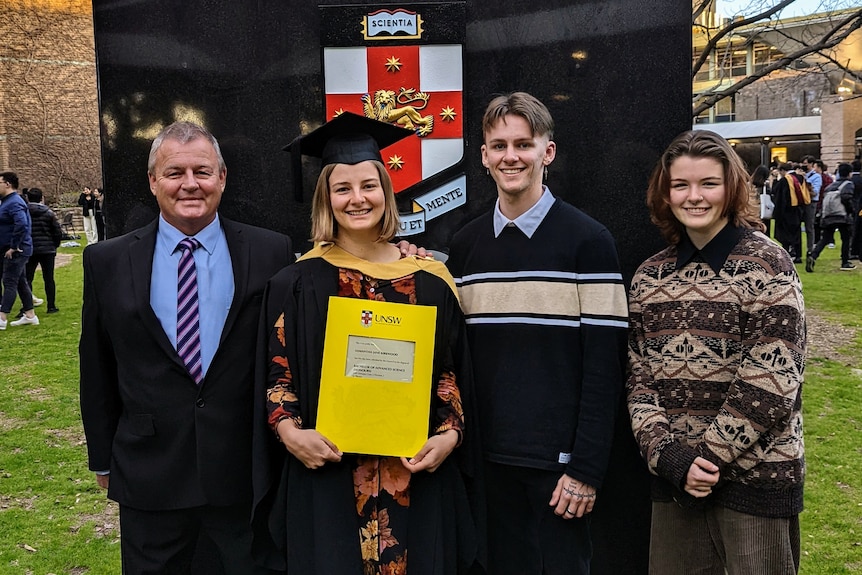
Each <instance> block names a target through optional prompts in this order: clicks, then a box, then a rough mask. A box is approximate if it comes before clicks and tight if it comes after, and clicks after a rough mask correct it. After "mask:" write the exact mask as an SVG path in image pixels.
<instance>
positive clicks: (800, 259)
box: [793, 258, 802, 264]
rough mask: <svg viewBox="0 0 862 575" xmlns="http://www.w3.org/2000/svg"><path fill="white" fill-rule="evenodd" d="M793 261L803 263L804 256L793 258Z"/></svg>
mask: <svg viewBox="0 0 862 575" xmlns="http://www.w3.org/2000/svg"><path fill="white" fill-rule="evenodd" d="M793 263H795V264H801V263H802V258H793Z"/></svg>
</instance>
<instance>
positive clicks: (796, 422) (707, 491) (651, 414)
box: [626, 130, 806, 575]
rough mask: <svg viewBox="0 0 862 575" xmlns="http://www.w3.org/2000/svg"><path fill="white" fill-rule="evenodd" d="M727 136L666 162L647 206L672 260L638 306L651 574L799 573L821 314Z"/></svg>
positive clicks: (636, 377)
mask: <svg viewBox="0 0 862 575" xmlns="http://www.w3.org/2000/svg"><path fill="white" fill-rule="evenodd" d="M747 193H748V187H747V183H746V170H745V167H744V166H743V164H742V161H741V160H740V159H739V157H738V156H737V155H736V153H735V152H734V151H733V149H732V148H731V147H730V145H729V144H728V143H727V142H726V141H725V140H724V139H723V138H722V137H721V136H719V135H717V134H715V133H713V132H709V131H706V130H697V131H690V132H685V133H683V134H681V135H680V136H678V137H677V138H676V139H675V140H674V141H673V142H672V143H671V145H670V146H669V147H668V149H667V150H666V151H665V152H664V154H663V155H662V157H661V160H660V161H659V164H658V166H657V167H656V169H655V171H654V172H653V175H652V177H651V179H650V183H649V189H648V191H647V205H648V206H649V209H650V214H651V219H652V221H653V223H655V224H656V226H658V228H659V230H660V231H661V233H662V235H663V236H664V238H665V239H666V240H667V241H668V243H669V244H670V246H669V247H667V248H666V249H664V250H663V251H661V252H659V253H658V254H656V255H654V256H652V257H651V258H649V259H647V260H646V261H645V262H644V263H643V264H641V266H640V267H639V268H638V270H637V272H636V274H635V276H634V279H633V281H632V285H631V289H630V293H629V312H630V316H631V332H630V337H629V360H630V364H631V372H630V375H629V378H628V381H627V384H626V392H627V400H628V406H629V413H630V416H631V422H632V429H633V431H634V434H635V438H636V440H637V443H638V445H639V447H640V450H641V453H642V455H643V457H644V459H645V460H646V462H647V465H648V466H649V469H650V471H651V473H652V474H653V475H654V478H653V486H652V499H653V510H652V533H651V541H650V573H652V574H662V575H673V574H687V573H695V572H697V573H704V574H706V573H708V574H715V575H720V574H724V573H725V570H726V572H727V573H728V575H741V574H748V575H751V574H764V575H765V574H769V575H779V574H787V573H797V572H798V569H799V543H800V541H799V513H800V512H801V511H802V486H803V481H804V477H805V459H804V448H803V439H802V415H801V408H802V395H801V394H802V373H803V369H804V365H805V345H806V334H805V309H804V303H803V299H802V287H801V285H800V281H799V277H798V276H797V274H796V271H795V269H794V266H793V262H792V261H791V259H790V257H789V256H788V254H787V252H786V251H785V250H783V249H782V248H781V247H780V246H779V245H777V244H775V243H773V242H772V241H771V240H770V239H769V238H767V237H766V236H765V235H764V234H763V233H762V224H761V223H760V222H759V221H758V219H757V217H756V215H755V214H754V213H753V212H751V211H750V209H749V202H748V196H747Z"/></svg>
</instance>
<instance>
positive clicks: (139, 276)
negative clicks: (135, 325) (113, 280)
mask: <svg viewBox="0 0 862 575" xmlns="http://www.w3.org/2000/svg"><path fill="white" fill-rule="evenodd" d="M157 229H158V220H156V221H154V222H153V223H151V224H150V225H148V226H145V227H143V228H141V229H140V230H139V232H138V233H136V234H135V239H134V240H132V243H131V245H130V246H129V266H130V267H131V270H132V274H131V275H132V290H133V293H134V297H135V304H136V305H135V307H136V309H138V310H140V314H141V322H142V323H143V324H144V327H146V329H147V331H149V332H150V333H151V334H152V336H153V339H155V340H156V342H157V343H158V344H159V347H161V348H162V351H164V352H165V355H167V356H168V357H170V358H171V360H172V361H174V362H176V363H178V364H179V365H180V366H182V367H183V369H185V365H184V364H183V362H182V360H181V359H180V356H179V355H178V354H177V350H176V349H174V346H173V345H171V340H170V339H169V338H168V336H167V334H165V330H164V329H163V328H162V324H161V322H160V321H159V318H158V317H156V314H155V312H154V311H153V308H152V306H150V285H151V282H152V276H153V254H154V251H155V249H156V231H157Z"/></svg>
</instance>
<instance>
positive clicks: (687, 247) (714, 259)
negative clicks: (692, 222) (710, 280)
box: [676, 222, 744, 273]
mask: <svg viewBox="0 0 862 575" xmlns="http://www.w3.org/2000/svg"><path fill="white" fill-rule="evenodd" d="M743 231H744V230H743V228H737V227H736V226H734V225H733V224H732V223H731V222H728V223H727V225H726V226H724V228H722V230H721V231H720V232H718V234H716V236H715V237H714V238H712V239H711V240H709V243H708V244H706V245H705V246H703V248H702V249H697V248H696V247H695V245H694V244H693V243H691V240H690V239H689V237H688V234H687V233H683V234H682V238H681V239H680V241H679V243H678V244H677V245H676V269H680V268H682V267H683V266H685V265H686V264H688V263H689V262H691V261H692V260H693V259H694V258H695V256H697V255H698V254H700V257H701V258H702V259H703V261H705V262H706V263H707V264H709V267H711V268H712V271H714V272H715V273H719V272H720V271H721V268H722V267H724V262H726V261H727V257H728V256H729V255H730V252H732V251H733V248H734V247H736V244H737V243H739V238H740V237H742V233H743Z"/></svg>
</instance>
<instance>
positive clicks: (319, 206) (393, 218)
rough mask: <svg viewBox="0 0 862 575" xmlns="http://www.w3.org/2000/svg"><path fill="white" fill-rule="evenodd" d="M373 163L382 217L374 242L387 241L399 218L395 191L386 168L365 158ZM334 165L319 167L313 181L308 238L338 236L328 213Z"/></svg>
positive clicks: (317, 239) (324, 239) (321, 239)
mask: <svg viewBox="0 0 862 575" xmlns="http://www.w3.org/2000/svg"><path fill="white" fill-rule="evenodd" d="M366 161H368V162H371V163H372V164H374V167H375V168H377V174H378V176H379V177H380V185H381V187H382V188H383V201H384V204H383V217H382V218H381V219H380V235H379V236H378V237H377V241H378V242H388V241H391V240H392V238H394V237H395V235H396V234H397V233H398V227H399V225H400V220H399V218H398V206H397V205H396V204H395V191H394V189H393V187H392V179H391V178H390V177H389V174H388V173H387V172H386V167H385V166H384V165H383V164H382V163H381V162H378V161H377V160H366ZM337 165H338V164H327V165H326V166H323V169H321V170H320V176H319V177H318V178H317V184H316V185H315V186H314V198H313V199H312V200H311V241H312V242H315V243H317V242H334V241H335V238H336V237H337V236H338V224H337V223H336V221H335V215H334V214H333V213H332V202H331V201H330V198H329V191H330V190H329V176H330V175H332V170H334V169H335V166H337Z"/></svg>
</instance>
